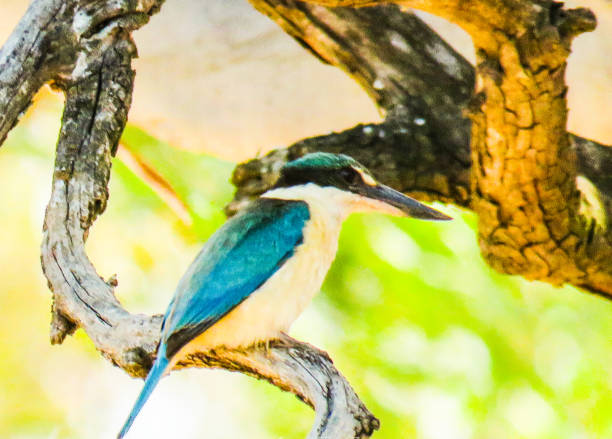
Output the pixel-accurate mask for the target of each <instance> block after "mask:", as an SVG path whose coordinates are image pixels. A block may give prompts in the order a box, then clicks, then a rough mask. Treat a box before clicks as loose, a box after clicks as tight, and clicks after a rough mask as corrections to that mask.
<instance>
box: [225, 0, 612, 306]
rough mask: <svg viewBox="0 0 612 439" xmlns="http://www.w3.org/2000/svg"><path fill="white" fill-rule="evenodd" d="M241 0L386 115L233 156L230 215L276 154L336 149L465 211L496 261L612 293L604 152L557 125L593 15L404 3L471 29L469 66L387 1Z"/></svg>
mask: <svg viewBox="0 0 612 439" xmlns="http://www.w3.org/2000/svg"><path fill="white" fill-rule="evenodd" d="M251 2H252V3H253V4H254V5H255V6H256V7H257V8H258V9H260V10H262V11H264V12H265V13H267V14H268V15H269V16H270V17H271V18H272V19H273V20H275V21H276V22H277V23H278V24H279V25H280V26H282V27H283V29H285V30H286V31H287V32H288V33H289V34H291V35H292V36H294V37H295V38H297V39H298V40H299V41H300V42H301V43H302V45H304V46H308V47H309V48H310V50H311V51H313V52H315V53H316V54H318V56H319V57H320V58H322V59H323V60H324V61H326V62H328V63H330V64H333V65H336V66H338V67H340V68H342V69H344V70H345V71H347V72H348V73H349V74H351V75H352V76H354V77H355V78H356V80H357V81H358V82H359V83H360V84H362V85H363V86H364V88H365V89H366V91H367V92H368V93H369V94H370V95H371V96H372V97H373V98H374V99H375V100H376V102H377V103H378V104H379V105H380V106H381V107H382V108H383V109H385V110H387V111H388V112H389V113H388V114H389V115H388V117H387V118H386V120H385V122H383V123H382V124H380V125H378V126H367V127H357V128H354V129H350V130H347V131H344V132H342V133H338V134H331V135H328V136H321V137H315V138H312V139H306V140H303V141H300V142H298V143H296V144H295V145H292V146H291V147H289V148H288V151H286V152H273V153H271V154H270V155H269V156H268V157H265V158H263V159H261V160H259V161H251V162H248V163H246V164H244V165H241V166H239V167H238V168H237V169H236V172H235V173H234V184H235V185H236V186H237V187H238V192H237V195H236V199H235V200H234V202H233V203H232V204H230V206H229V207H228V212H229V213H231V212H232V211H233V210H234V209H235V208H236V206H239V205H240V204H241V203H243V202H244V201H245V200H246V199H248V198H249V197H251V196H252V195H254V194H257V193H260V192H262V191H264V190H265V189H266V188H267V187H268V185H269V184H271V183H273V180H274V172H273V171H274V170H275V169H278V168H279V161H283V160H286V159H290V158H294V157H296V156H299V155H301V154H303V153H306V152H311V151H315V150H326V151H341V152H345V153H348V154H350V155H353V156H355V157H356V158H357V159H358V160H361V161H363V163H364V164H365V165H366V166H368V167H370V168H371V169H372V170H373V171H374V173H375V174H376V175H377V176H378V177H379V178H380V179H381V180H382V181H384V182H385V183H388V184H390V185H392V186H394V187H396V188H397V189H400V190H402V191H404V192H407V193H409V194H412V195H414V196H416V197H420V198H422V199H425V200H440V201H444V202H449V201H450V202H453V203H456V204H459V205H461V206H466V207H469V208H471V209H473V210H474V211H475V212H476V213H478V215H479V240H480V244H481V249H482V253H483V256H484V257H485V259H486V260H487V261H488V262H489V264H491V266H493V267H494V268H496V269H498V270H499V271H501V272H504V273H509V274H519V275H522V276H524V277H526V278H527V279H537V280H543V281H547V282H550V283H552V284H553V285H561V284H563V283H566V282H567V283H571V284H573V285H576V286H579V287H582V288H584V289H586V290H588V291H591V292H595V293H600V294H603V295H606V296H610V295H612V232H611V228H610V225H611V224H610V221H611V220H610V218H611V216H610V214H611V211H610V179H609V177H608V175H609V174H610V169H612V167H611V163H612V162H611V160H612V159H611V157H612V149H610V148H609V147H606V146H603V145H599V144H597V143H596V142H592V141H589V140H585V139H581V138H578V137H576V136H573V135H571V134H569V133H567V131H566V129H565V127H566V122H567V109H566V100H565V92H566V87H565V83H564V73H565V65H566V59H567V56H568V55H569V46H570V43H571V39H572V38H573V37H574V36H575V35H577V34H578V33H580V32H584V31H588V30H592V29H593V28H594V26H595V19H594V17H593V16H592V14H590V12H589V11H587V10H584V9H577V10H564V9H562V7H561V5H560V4H557V3H554V2H549V1H541V2H533V1H509V2H503V1H493V0H491V1H470V2H465V1H464V2H460V4H459V2H429V1H403V2H401V4H402V5H409V6H412V7H417V8H420V9H423V10H426V11H429V12H433V13H436V14H438V15H441V16H443V17H445V18H448V19H449V20H451V21H453V22H455V23H457V24H459V25H460V26H462V27H463V28H464V29H465V30H467V31H468V32H469V33H470V34H471V36H472V38H473V41H474V45H475V47H476V52H477V59H478V63H477V64H478V65H477V66H476V68H475V70H474V69H473V68H472V67H471V66H469V64H467V63H466V61H465V60H464V59H463V58H462V57H461V56H459V55H458V54H457V53H455V52H454V51H453V50H452V49H451V48H449V47H448V46H447V45H446V44H445V43H444V42H443V41H442V40H441V39H440V38H439V37H438V36H437V35H436V34H435V33H433V32H431V31H429V32H423V31H421V29H420V28H419V27H418V26H419V24H417V23H420V21H419V20H418V18H416V17H414V16H412V15H411V14H410V13H409V12H403V13H402V12H400V10H399V9H397V7H396V6H385V5H380V6H377V7H375V8H362V9H353V8H348V7H347V8H344V7H338V8H327V7H325V6H322V5H328V6H345V5H346V6H353V5H357V6H363V5H372V4H381V3H384V2H372V1H365V2H361V1H355V2H343V1H319V0H316V1H311V2H308V4H303V3H300V2H296V1H291V0H266V1H262V0H251ZM316 3H318V4H316ZM394 8H395V9H394ZM399 17H401V18H399ZM420 26H423V27H424V26H425V25H424V24H422V23H420ZM382 29H384V31H383V30H382ZM411 35H412V36H414V35H417V36H418V37H417V38H414V37H411ZM362 38H363V40H362ZM364 40H366V41H364ZM364 47H366V48H368V47H371V48H376V49H375V50H374V49H372V50H367V49H364ZM356 48H357V49H356ZM415 54H418V55H415ZM428 55H429V56H428ZM406 65H410V67H409V68H407V67H406ZM355 66H359V67H358V68H357V67H355ZM474 72H475V73H476V90H475V94H474V95H473V96H472V95H471V93H470V91H471V90H472V84H473V74H474ZM441 75H442V76H441ZM398 78H399V79H398ZM465 90H467V91H468V93H465V92H464V91H465ZM387 91H389V92H390V93H392V94H393V96H394V98H393V99H391V98H387V97H386V93H387ZM399 107H402V108H403V109H402V110H401V111H398V108H399ZM462 110H465V111H464V112H463V113H462ZM464 115H468V116H469V117H470V119H471V120H472V122H473V123H472V126H471V135H469V134H467V130H469V128H468V127H469V123H468V122H466V119H465V117H464ZM364 129H365V131H364ZM371 133H377V134H381V133H382V136H380V137H378V138H377V137H376V136H371V135H370V136H369V137H368V134H371ZM364 146H365V147H364ZM264 175H265V176H264ZM578 177H581V178H582V177H583V178H584V181H586V182H588V183H586V184H585V183H584V181H583V182H582V184H578V183H581V180H580V178H578ZM466 182H469V183H467V184H466ZM585 206H586V207H585Z"/></svg>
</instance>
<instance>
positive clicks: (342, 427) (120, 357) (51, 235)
mask: <svg viewBox="0 0 612 439" xmlns="http://www.w3.org/2000/svg"><path fill="white" fill-rule="evenodd" d="M161 3H162V0H158V1H154V0H150V1H146V0H142V1H138V2H134V1H130V0H125V1H114V0H110V1H108V2H106V1H76V0H75V1H67V2H64V1H62V0H57V1H47V0H37V1H35V2H33V3H32V5H31V6H30V8H29V9H28V12H27V13H26V15H25V16H24V18H23V19H22V21H21V23H20V25H19V26H18V27H17V29H16V30H15V31H14V33H13V35H12V36H11V37H10V39H9V42H8V43H7V46H5V47H4V48H3V49H2V51H1V52H0V54H1V55H2V56H1V57H0V65H2V66H4V67H5V71H3V72H0V79H2V82H0V114H2V115H3V118H2V119H0V129H1V130H3V131H0V133H2V135H3V137H2V139H3V138H4V137H5V136H6V133H7V132H8V131H9V130H10V128H11V127H12V126H13V125H14V124H15V123H16V122H17V118H18V116H19V112H20V111H22V110H23V108H25V107H27V105H29V102H30V101H31V99H32V95H33V94H34V93H35V92H36V90H37V89H38V88H39V87H40V86H42V85H43V84H44V83H45V82H49V81H52V82H53V83H54V85H55V86H56V87H58V88H60V89H62V90H63V91H64V94H65V96H66V103H65V108H64V114H63V116H62V126H61V130H60V135H59V140H58V143H57V155H56V162H55V170H54V174H53V183H52V192H51V200H50V202H49V204H48V206H47V211H46V215H45V222H44V232H43V243H42V257H41V260H42V266H43V270H44V273H45V276H46V277H47V279H48V281H49V287H50V289H51V290H52V292H53V308H52V313H53V317H52V323H51V341H52V343H61V342H62V341H63V340H64V338H65V337H66V336H67V335H69V334H70V333H72V332H73V331H75V330H76V329H77V328H82V329H83V330H84V331H85V332H86V333H87V335H88V336H89V337H90V338H91V340H92V341H93V343H94V345H95V346H96V348H97V349H98V350H99V351H100V353H101V354H102V355H103V356H104V357H106V358H107V359H109V360H110V361H111V362H112V363H113V364H115V365H116V366H118V367H120V368H122V369H123V370H125V371H126V372H127V373H129V374H130V375H132V376H136V377H144V376H146V374H147V372H148V370H149V368H150V367H151V365H152V362H153V360H154V358H155V353H156V347H157V344H158V342H159V334H160V326H161V320H162V316H160V315H155V316H145V315H134V314H130V313H129V312H128V311H126V310H125V309H124V308H123V307H122V306H121V304H120V303H119V301H118V300H117V299H116V298H115V296H114V293H113V290H114V287H115V286H116V285H117V281H116V279H115V278H112V279H110V280H108V281H104V280H103V279H102V278H100V276H99V275H98V274H97V273H96V270H95V268H94V266H93V265H92V263H91V262H90V260H89V258H88V257H87V254H86V252H85V241H86V239H87V236H88V233H89V229H90V227H91V225H92V224H93V222H94V221H95V219H96V217H97V216H98V215H100V214H102V213H103V211H104V209H105V207H106V203H107V201H108V181H109V178H110V171H111V158H112V156H113V155H114V154H115V153H116V150H117V145H118V142H119V138H120V136H121V133H122V132H123V129H124V127H125V123H126V121H127V114H128V110H129V107H130V103H131V96H132V88H133V81H134V72H133V71H132V68H131V61H132V58H133V57H134V56H135V55H136V47H135V45H134V43H133V41H132V39H131V36H130V32H131V31H132V30H134V29H136V28H138V27H140V26H142V25H143V24H145V23H146V22H147V21H148V18H149V16H150V15H151V14H153V13H155V12H157V10H158V9H159V8H160V6H161ZM32 35H36V36H35V37H34V38H31V37H32ZM24 42H29V43H28V44H27V45H26V43H24ZM11 72H13V73H11ZM11 75H12V76H11ZM20 81H21V82H20ZM20 84H22V86H20ZM15 87H17V88H15ZM15 90H17V92H16V93H17V94H15V93H14V92H15ZM11 93H13V95H11ZM7 96H8V97H7ZM15 109H17V110H18V111H17V110H15ZM0 143H1V139H0ZM187 366H196V367H220V368H224V369H228V370H232V371H238V372H242V373H246V374H249V375H251V376H254V377H256V378H260V379H266V380H268V381H270V382H271V383H272V384H274V385H276V386H277V387H279V388H281V389H283V390H286V391H289V392H292V393H294V394H295V395H297V396H298V397H299V398H300V399H302V400H303V401H304V402H306V403H307V404H310V405H311V406H312V407H314V408H315V410H316V418H315V423H314V426H313V428H312V431H311V433H310V435H309V436H308V437H309V438H310V439H338V438H346V439H356V438H366V437H369V436H370V435H371V434H372V432H373V431H374V430H375V429H377V428H378V425H379V424H378V420H377V419H376V418H375V417H374V416H373V415H372V414H371V413H370V412H369V411H368V410H367V409H366V408H365V406H364V405H363V403H362V402H361V401H360V399H359V397H358V396H357V395H356V394H355V392H354V391H353V389H352V388H351V386H350V385H349V383H348V382H347V381H346V379H345V378H344V377H343V376H342V375H341V374H340V373H339V372H338V371H337V370H336V369H335V368H334V366H333V363H332V361H331V360H330V358H329V357H328V356H327V354H326V353H324V352H322V351H320V350H318V349H316V348H314V347H312V346H310V345H308V344H305V343H301V342H299V341H297V340H293V339H292V338H290V337H288V336H283V337H282V339H281V340H276V341H273V342H272V343H271V345H270V347H269V350H266V348H265V347H264V346H252V347H250V348H248V349H244V350H218V351H214V352H202V353H200V354H198V355H194V356H192V357H190V358H187V359H185V360H184V361H183V362H182V363H181V364H180V365H179V366H178V367H187Z"/></svg>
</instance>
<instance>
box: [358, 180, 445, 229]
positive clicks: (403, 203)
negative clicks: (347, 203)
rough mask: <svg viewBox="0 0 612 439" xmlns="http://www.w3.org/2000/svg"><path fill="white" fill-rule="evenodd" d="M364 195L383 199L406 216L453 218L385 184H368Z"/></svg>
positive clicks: (436, 218) (374, 198)
mask: <svg viewBox="0 0 612 439" xmlns="http://www.w3.org/2000/svg"><path fill="white" fill-rule="evenodd" d="M362 195H364V196H366V197H367V198H370V199H373V200H377V201H382V202H383V203H385V204H387V205H390V206H393V207H394V208H395V209H397V210H399V211H400V212H401V213H403V214H404V215H406V216H409V217H412V218H419V219H427V220H440V221H448V220H451V219H452V218H451V217H450V216H448V215H445V214H443V213H442V212H440V211H438V210H436V209H432V208H431V207H428V206H426V205H425V204H423V203H421V202H419V201H417V200H415V199H414V198H410V197H409V196H407V195H404V194H402V193H401V192H398V191H396V190H395V189H391V188H390V187H389V186H385V185H384V184H380V183H378V184H376V185H374V186H366V187H365V188H363V193H362Z"/></svg>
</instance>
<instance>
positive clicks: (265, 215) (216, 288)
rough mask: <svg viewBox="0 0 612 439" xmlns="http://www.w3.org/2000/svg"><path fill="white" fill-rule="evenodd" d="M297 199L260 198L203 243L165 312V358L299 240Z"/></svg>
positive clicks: (268, 272)
mask: <svg viewBox="0 0 612 439" xmlns="http://www.w3.org/2000/svg"><path fill="white" fill-rule="evenodd" d="M309 217H310V215H309V211H308V206H307V204H306V203H304V202H302V201H289V200H276V199H265V198H263V199H260V200H258V201H256V202H255V203H254V204H253V205H252V206H251V207H250V208H248V209H247V210H246V211H245V212H244V213H242V214H239V215H237V216H236V217H234V218H232V219H231V220H229V221H228V222H226V223H225V225H224V226H223V227H222V228H221V229H219V230H218V231H217V232H216V233H215V234H214V235H213V236H212V237H211V238H210V239H209V240H208V242H207V243H206V245H205V246H204V248H203V249H202V251H201V252H200V254H199V255H198V256H197V257H196V259H195V260H194V262H193V263H192V265H191V266H190V267H189V269H188V270H187V272H186V273H185V275H184V276H183V278H182V279H181V281H180V283H179V285H178V287H177V290H176V294H175V297H174V299H173V302H172V304H171V306H170V308H169V309H168V312H167V313H166V317H165V320H164V327H163V331H162V343H166V344H167V346H166V355H167V356H168V357H169V358H170V357H172V356H173V355H174V354H175V353H176V352H178V350H179V349H180V348H181V347H182V346H183V345H185V344H186V343H187V342H189V341H190V340H191V339H193V338H194V337H195V336H197V335H198V334H200V333H202V332H203V331H205V330H206V329H207V328H208V327H210V326H211V325H213V324H214V323H215V322H216V321H218V320H219V319H220V318H222V317H223V316H224V315H225V314H227V313H228V312H229V311H231V310H232V309H233V308H234V307H235V306H237V305H238V304H240V302H242V301H243V300H245V299H246V298H247V297H248V296H249V295H250V294H251V293H252V292H253V291H255V290H256V289H257V288H258V287H259V286H260V285H261V284H263V283H264V282H265V281H266V280H267V279H268V278H269V277H270V276H272V275H273V274H274V273H275V272H276V271H277V270H278V269H279V268H280V267H281V266H282V264H283V262H284V261H285V260H286V259H287V258H289V257H290V256H291V255H292V254H293V251H294V249H295V247H297V246H298V245H299V244H300V243H301V242H302V239H303V228H304V225H305V223H306V221H307V220H308V219H309Z"/></svg>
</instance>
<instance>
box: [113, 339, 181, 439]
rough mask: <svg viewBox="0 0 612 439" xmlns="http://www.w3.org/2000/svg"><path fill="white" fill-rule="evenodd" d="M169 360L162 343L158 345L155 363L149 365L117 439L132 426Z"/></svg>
mask: <svg viewBox="0 0 612 439" xmlns="http://www.w3.org/2000/svg"><path fill="white" fill-rule="evenodd" d="M169 362H170V360H168V358H166V349H165V348H164V346H163V345H162V346H160V347H159V351H158V352H157V359H156V360H155V363H153V367H151V370H150V371H149V375H147V379H146V380H145V383H144V387H143V389H142V390H141V392H140V395H138V399H137V400H136V403H135V404H134V407H132V411H131V412H130V416H129V417H128V418H127V421H125V424H123V428H122V429H121V432H119V435H118V436H117V439H121V438H122V437H123V436H125V434H126V433H127V432H128V430H129V429H130V427H131V426H132V423H133V422H134V419H136V416H138V413H140V409H142V406H143V405H144V404H145V402H147V399H149V396H151V392H153V389H155V386H157V383H159V380H160V379H161V377H162V376H163V375H164V372H165V371H166V368H167V367H168V363H169Z"/></svg>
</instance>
